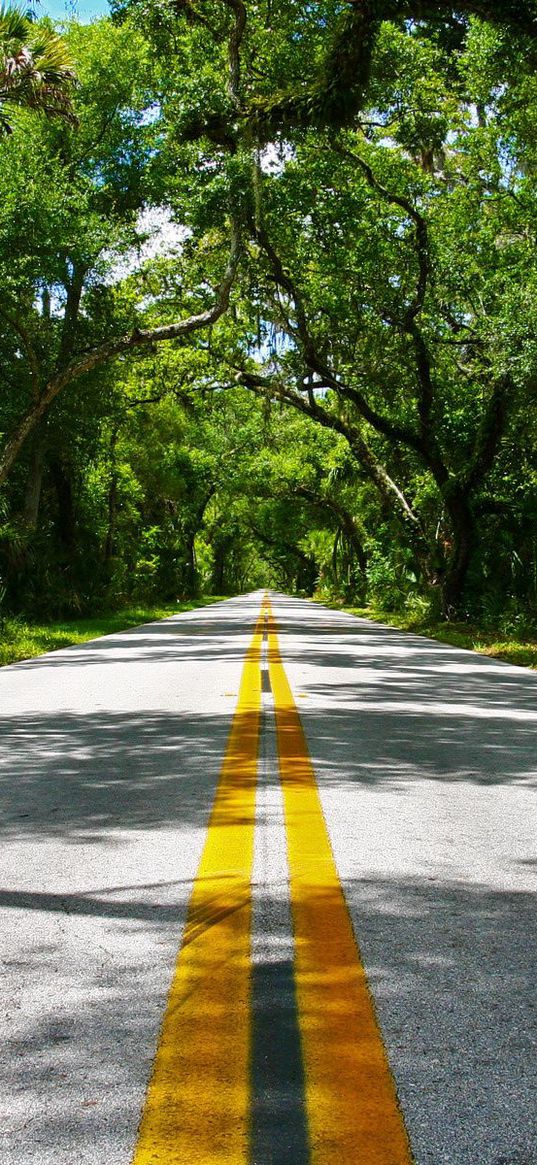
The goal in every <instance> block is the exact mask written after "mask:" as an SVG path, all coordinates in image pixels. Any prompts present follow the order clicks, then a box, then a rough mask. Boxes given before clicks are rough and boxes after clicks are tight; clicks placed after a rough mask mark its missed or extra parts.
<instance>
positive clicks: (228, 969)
mask: <svg viewBox="0 0 537 1165" xmlns="http://www.w3.org/2000/svg"><path fill="white" fill-rule="evenodd" d="M264 609H265V608H264V606H263V607H262V610H261V615H260V617H259V619H258V622H257V625H256V629H255V633H254V637H253V640H252V643H251V646H250V648H249V650H248V653H247V655H246V659H245V663H244V668H243V673H242V679H241V684H240V690H239V696H238V702H237V708H236V711H235V715H234V718H233V723H232V726H231V732H230V736H229V740H228V744H227V748H226V753H225V757H224V762H223V766H222V772H221V776H220V781H219V785H218V788H217V791H216V797H215V802H214V807H213V811H212V814H211V818H210V821H209V826H208V831H207V838H206V841H205V847H204V850H203V853H202V856H201V860H200V864H199V868H198V872H197V876H196V880H195V882H194V886H193V890H192V897H191V900H190V906H189V910H188V916H187V922H186V928H185V933H184V938H183V943H182V947H181V950H180V953H179V957H178V960H177V965H176V969H175V974H174V978H173V982H172V987H171V991H170V995H169V999H168V1005H167V1009H166V1013H165V1016H164V1021H163V1026H162V1031H161V1036H160V1042H159V1046H158V1049H157V1055H156V1059H155V1064H154V1069H153V1076H152V1079H151V1082H150V1085H149V1089H148V1093H147V1098H146V1103H145V1108H144V1112H143V1116H142V1122H141V1125H140V1131H139V1137H138V1143H137V1146H136V1149H135V1152H134V1157H133V1165H247V1163H248V1155H249V1144H248V1142H249V1108H250V1085H249V1067H250V1048H249V1045H250V930H251V890H250V887H251V875H252V862H253V841H254V821H255V786H256V775H257V753H258V743H259V725H260V708H261V673H260V657H261V642H262V636H263V624H264Z"/></svg>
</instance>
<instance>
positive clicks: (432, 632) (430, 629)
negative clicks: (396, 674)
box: [321, 599, 537, 668]
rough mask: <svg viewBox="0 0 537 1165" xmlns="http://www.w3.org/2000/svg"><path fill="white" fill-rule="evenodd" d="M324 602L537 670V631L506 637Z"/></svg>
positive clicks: (460, 625)
mask: <svg viewBox="0 0 537 1165" xmlns="http://www.w3.org/2000/svg"><path fill="white" fill-rule="evenodd" d="M321 601H322V602H323V603H324V605H325V606H329V607H334V608H337V610H340V611H348V612H349V614H351V615H358V616H359V617H360V618H362V619H373V620H374V621H375V622H377V623H388V624H389V625H390V626H391V627H397V628H398V629H399V630H400V631H411V632H412V633H413V634H414V635H425V636H427V637H428V638H429V639H438V640H439V642H440V643H449V644H451V646H452V647H464V648H466V649H467V650H469V651H478V652H479V653H480V654H481V655H488V656H491V657H492V659H501V660H503V661H504V662H505V663H515V664H517V665H518V666H519V667H531V668H537V630H536V632H535V635H534V636H533V635H532V634H528V633H527V631H526V632H525V633H524V634H520V635H517V634H513V633H511V634H509V635H506V634H505V633H503V632H502V631H500V630H496V631H495V630H491V629H490V628H484V627H479V626H477V625H476V624H473V623H449V622H446V623H443V622H437V621H435V620H431V619H430V618H427V617H426V616H417V615H409V614H400V613H396V612H394V611H384V610H382V609H381V608H379V607H349V606H345V605H344V604H343V603H338V602H328V603H327V602H326V600H324V599H323V600H321Z"/></svg>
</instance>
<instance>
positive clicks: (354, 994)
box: [268, 614, 412, 1165]
mask: <svg viewBox="0 0 537 1165" xmlns="http://www.w3.org/2000/svg"><path fill="white" fill-rule="evenodd" d="M268 661H269V672H270V682H271V687H272V691H273V694H274V705H275V713H276V733H277V739H278V753H279V766H280V779H281V782H282V786H283V794H284V811H285V822H286V832H287V845H288V859H289V879H290V895H291V910H292V917H293V926H294V936H295V984H296V994H297V1000H298V1010H299V1024H300V1031H301V1038H302V1050H303V1058H304V1071H305V1081H306V1109H307V1114H308V1126H309V1135H310V1145H311V1165H411V1163H412V1154H411V1151H410V1146H409V1142H408V1137H407V1134H406V1130H405V1126H404V1122H403V1118H402V1115H401V1112H400V1109H399V1106H398V1103H397V1097H396V1092H395V1085H394V1082H393V1078H392V1075H391V1072H390V1068H389V1065H388V1060H387V1056H386V1052H385V1049H384V1044H383V1041H382V1036H381V1033H380V1029H379V1026H378V1022H377V1018H376V1015H375V1008H374V1004H373V1000H372V998H371V994H370V992H369V988H368V984H367V979H366V975H365V971H364V968H363V965H362V961H361V958H360V953H359V950H358V947H357V944H356V940H355V937H354V933H353V929H352V923H351V920H350V916H349V913H348V910H347V905H346V902H345V898H344V895H343V890H342V887H341V883H340V880H339V876H338V873H337V869H336V865H335V862H334V857H333V854H332V849H331V845H330V840H329V837H328V832H327V829H326V824H325V820H324V816H323V811H322V807H321V802H320V798H319V793H318V790H317V783H316V780H315V775H314V772H313V767H312V764H311V760H310V757H309V753H308V748H307V744H306V739H305V736H304V731H303V728H302V724H301V721H300V717H299V714H298V711H297V708H296V705H295V701H294V699H293V695H292V692H291V688H290V686H289V683H288V680H287V676H286V674H285V670H284V667H283V663H282V658H281V655H280V649H279V643H278V636H277V632H276V624H275V621H274V617H273V616H272V614H271V615H270V619H269V632H268Z"/></svg>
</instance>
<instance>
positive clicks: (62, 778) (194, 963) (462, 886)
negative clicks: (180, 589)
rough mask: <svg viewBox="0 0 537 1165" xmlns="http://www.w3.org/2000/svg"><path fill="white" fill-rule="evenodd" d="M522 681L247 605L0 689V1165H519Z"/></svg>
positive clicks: (528, 696)
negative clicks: (0, 1042) (0, 1037)
mask: <svg viewBox="0 0 537 1165" xmlns="http://www.w3.org/2000/svg"><path fill="white" fill-rule="evenodd" d="M536 784H537V675H535V674H533V673H531V672H529V671H525V670H523V669H521V668H517V667H512V666H508V665H506V664H501V663H497V662H494V661H491V660H489V659H486V658H484V657H481V656H478V655H476V654H474V653H472V652H467V651H459V650H456V649H455V648H452V647H447V646H444V645H441V644H439V643H436V642H432V641H430V640H427V639H424V638H421V637H417V636H412V635H407V634H402V633H399V632H397V631H394V630H392V629H390V628H388V627H383V626H380V625H378V624H374V623H371V622H368V621H366V620H360V619H355V618H353V617H352V616H350V615H346V614H342V613H340V612H334V611H330V610H327V609H326V608H323V607H321V606H317V605H314V604H312V603H310V602H307V601H305V600H299V599H291V598H288V597H285V596H283V595H276V594H269V595H266V594H265V593H264V592H258V593H255V594H251V595H246V596H243V597H240V598H236V599H230V600H227V601H225V602H222V603H217V604H214V605H213V606H211V607H208V608H207V607H206V608H203V609H201V610H197V611H194V612H191V613H189V614H186V615H178V616H174V617H173V618H171V619H167V620H163V621H162V622H158V623H153V624H148V625H147V626H144V627H139V628H136V629H134V630H131V631H127V632H123V633H121V634H116V635H113V636H107V637H105V638H103V639H98V640H95V641H93V642H91V643H86V644H83V645H82V646H78V647H72V648H67V649H65V650H62V651H58V652H54V653H52V654H49V655H45V656H41V657H40V658H38V659H35V660H30V661H28V662H25V663H21V664H16V665H13V666H11V667H6V668H3V669H2V670H1V671H0V791H1V797H2V817H1V830H2V856H1V859H0V863H1V882H0V936H1V938H0V942H1V958H2V977H3V989H2V1007H1V1009H0V1015H1V1020H0V1023H1V1029H2V1042H3V1052H2V1058H1V1073H0V1076H1V1081H0V1106H1V1110H2V1112H1V1118H0V1162H1V1165H411V1163H412V1162H415V1165H537V1019H536V1016H537V993H536V984H537V958H536V937H535V936H536V913H535V904H536V897H537V894H536V891H537V814H536V796H535V793H536Z"/></svg>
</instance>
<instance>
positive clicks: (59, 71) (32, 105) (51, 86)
mask: <svg viewBox="0 0 537 1165" xmlns="http://www.w3.org/2000/svg"><path fill="white" fill-rule="evenodd" d="M74 83H75V73H74V69H73V65H72V62H71V59H70V56H69V53H68V51H67V48H66V46H65V44H64V42H63V41H62V39H61V37H59V36H57V35H56V33H55V32H52V30H51V29H49V28H47V27H46V26H43V25H41V24H35V23H34V22H33V21H32V20H31V19H30V17H29V16H27V15H25V13H24V12H22V11H21V9H20V8H15V7H12V6H11V5H8V4H5V5H4V4H2V3H1V2H0V134H2V133H11V132H12V126H11V121H10V118H9V114H8V112H7V110H6V105H19V106H23V107H24V108H26V109H36V110H41V111H42V112H43V113H45V114H47V115H48V116H49V117H63V118H64V119H65V120H67V121H69V122H71V123H73V124H76V118H75V116H74V114H73V108H72V92H73V86H74Z"/></svg>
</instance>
